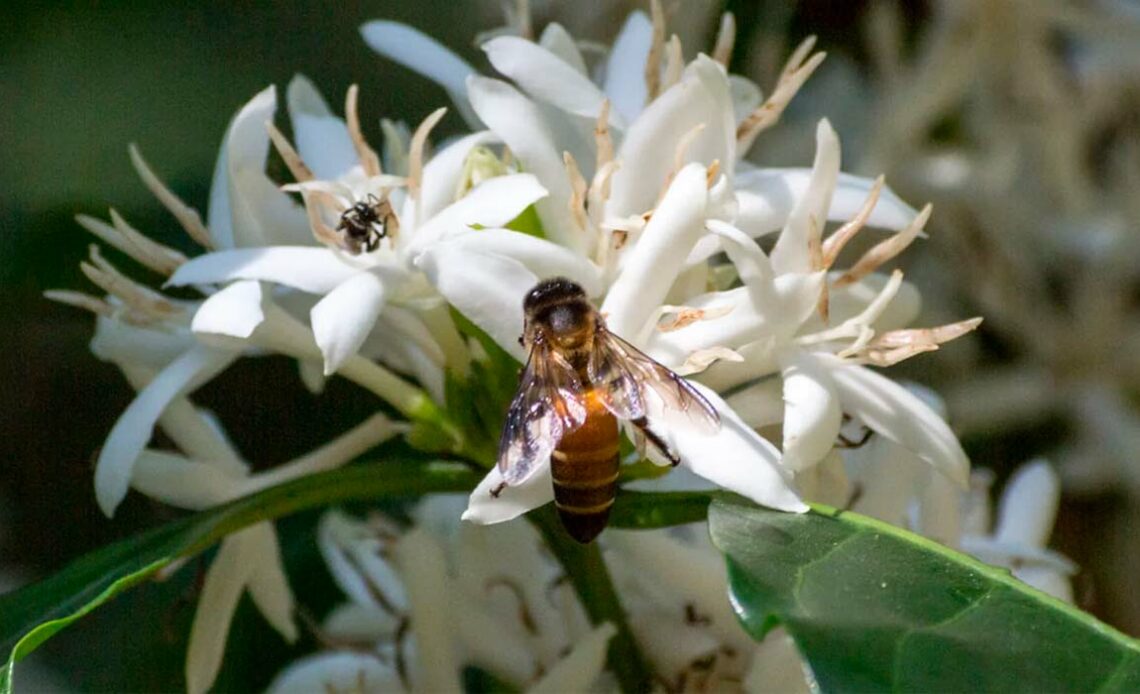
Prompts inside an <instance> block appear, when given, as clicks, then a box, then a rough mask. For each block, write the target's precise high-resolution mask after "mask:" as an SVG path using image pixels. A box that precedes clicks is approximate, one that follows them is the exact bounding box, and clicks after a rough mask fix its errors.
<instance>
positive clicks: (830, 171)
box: [772, 118, 839, 273]
mask: <svg viewBox="0 0 1140 694" xmlns="http://www.w3.org/2000/svg"><path fill="white" fill-rule="evenodd" d="M838 178H839V137H838V136H837V135H836V134H835V130H833V129H832V127H831V124H830V123H828V122H827V119H826V118H825V119H823V120H821V121H820V122H819V127H818V128H816V131H815V162H814V163H813V164H812V170H811V180H810V181H809V183H808V186H807V189H806V190H805V191H804V193H803V195H801V196H800V197H799V199H797V200H796V204H795V207H793V208H792V212H791V214H790V215H788V221H787V222H786V223H785V224H784V229H783V231H781V232H780V237H779V238H778V239H776V246H775V248H773V249H772V267H774V268H775V269H776V272H779V273H785V272H810V271H812V270H815V269H818V268H813V267H812V266H811V255H810V253H811V252H810V250H809V245H810V239H811V238H812V237H815V238H817V239H818V238H821V237H822V234H823V225H824V223H825V222H826V220H827V212H828V210H830V209H831V196H832V194H833V193H834V192H835V183H836V181H837V180H838Z"/></svg>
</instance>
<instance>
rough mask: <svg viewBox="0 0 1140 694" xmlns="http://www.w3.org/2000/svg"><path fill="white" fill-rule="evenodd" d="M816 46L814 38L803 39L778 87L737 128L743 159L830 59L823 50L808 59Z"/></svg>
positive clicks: (781, 76) (785, 68)
mask: <svg viewBox="0 0 1140 694" xmlns="http://www.w3.org/2000/svg"><path fill="white" fill-rule="evenodd" d="M814 46H815V37H814V36H809V37H807V38H806V39H804V41H803V43H801V44H800V45H799V46H798V47H797V48H796V50H795V51H793V52H792V55H791V57H790V58H788V62H787V63H786V64H785V65H784V70H783V72H781V73H780V79H779V80H778V81H777V82H776V88H775V89H773V90H772V94H771V96H769V97H768V98H767V100H765V101H764V103H762V104H760V106H758V107H757V108H756V110H755V111H753V112H752V113H750V114H749V115H748V116H747V117H746V118H745V119H744V120H743V121H741V123H740V125H738V126H737V128H736V141H737V143H738V145H739V147H740V149H739V154H740V155H741V156H743V155H744V154H746V153H747V152H748V149H749V148H750V147H751V146H752V143H753V142H755V140H756V136H757V135H759V134H760V133H761V132H763V131H764V130H767V129H768V128H770V127H772V126H773V125H775V124H776V123H777V122H778V121H779V120H780V116H781V115H783V113H784V109H785V108H787V107H788V104H789V103H790V102H791V100H792V98H793V97H794V96H795V95H796V92H798V91H799V90H800V87H802V86H803V84H804V82H806V81H807V78H808V77H811V74H812V73H813V72H815V69H816V68H817V67H819V64H820V63H822V62H823V59H824V58H826V57H827V53H824V52H822V51H820V52H819V53H816V54H815V55H813V56H811V57H810V58H807V60H806V61H805V60H804V59H805V58H806V57H807V55H808V53H810V52H811V49H812V48H813V47H814Z"/></svg>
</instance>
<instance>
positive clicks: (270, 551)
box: [246, 522, 298, 643]
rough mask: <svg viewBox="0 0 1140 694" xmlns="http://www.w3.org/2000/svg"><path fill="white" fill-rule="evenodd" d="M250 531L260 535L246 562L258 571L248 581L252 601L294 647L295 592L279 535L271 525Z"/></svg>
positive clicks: (295, 624)
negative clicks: (288, 573)
mask: <svg viewBox="0 0 1140 694" xmlns="http://www.w3.org/2000/svg"><path fill="white" fill-rule="evenodd" d="M250 530H252V531H254V532H256V533H257V535H258V538H257V541H256V543H251V546H250V548H249V556H248V557H247V558H246V560H247V561H250V562H252V563H253V564H254V567H255V568H254V570H253V573H251V574H250V577H249V581H248V590H249V597H250V598H251V599H252V600H253V604H254V605H256V606H257V609H258V611H260V612H261V614H262V615H263V616H264V617H265V621H267V622H269V624H270V626H272V627H273V628H274V629H276V630H277V633H279V634H281V636H282V638H284V639H285V640H286V641H287V642H289V643H293V642H294V641H296V640H297V635H298V634H297V623H296V622H295V621H294V619H293V591H291V590H290V589H289V581H288V579H287V578H286V577H285V565H284V563H283V562H282V560H281V547H280V545H279V544H278V542H277V531H276V530H274V528H273V524H272V523H269V522H264V523H258V524H257V525H254V526H251V527H250Z"/></svg>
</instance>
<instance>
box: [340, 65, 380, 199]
mask: <svg viewBox="0 0 1140 694" xmlns="http://www.w3.org/2000/svg"><path fill="white" fill-rule="evenodd" d="M359 93H360V87H359V86H358V85H355V84H354V85H352V86H350V87H349V88H348V94H346V95H345V97H344V120H345V124H346V125H347V126H348V134H349V137H351V138H352V146H353V147H355V148H356V156H357V158H358V159H360V165H361V166H362V167H363V168H364V174H365V175H366V176H368V177H369V178H371V177H372V176H379V175H380V174H382V173H383V172H384V171H383V169H382V168H381V166H380V157H378V156H377V155H376V150H374V149H372V147H371V146H370V145H369V144H368V141H367V140H366V139H364V133H363V132H361V130H360V112H359V111H358V110H357V107H356V104H357V98H358V96H359Z"/></svg>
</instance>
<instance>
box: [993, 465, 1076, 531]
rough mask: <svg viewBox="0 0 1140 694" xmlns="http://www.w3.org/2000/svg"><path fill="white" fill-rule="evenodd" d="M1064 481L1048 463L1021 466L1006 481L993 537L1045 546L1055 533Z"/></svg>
mask: <svg viewBox="0 0 1140 694" xmlns="http://www.w3.org/2000/svg"><path fill="white" fill-rule="evenodd" d="M1060 501H1061V480H1060V479H1059V478H1058V477H1057V473H1056V472H1055V471H1054V470H1053V468H1052V466H1050V465H1049V463H1047V462H1045V461H1043V460H1036V461H1033V462H1031V463H1026V464H1025V465H1022V466H1021V467H1019V468H1018V469H1017V470H1016V471H1015V472H1014V473H1013V476H1012V477H1011V478H1010V480H1009V482H1007V483H1006V486H1005V489H1004V490H1003V491H1002V494H1001V503H1000V504H999V505H998V517H997V522H996V523H995V525H994V537H995V538H996V539H997V540H999V541H1002V542H1020V543H1024V544H1027V545H1030V546H1034V547H1044V546H1045V545H1046V544H1048V542H1049V536H1050V535H1051V534H1053V522H1054V521H1055V520H1056V517H1057V505H1058V504H1059V503H1060Z"/></svg>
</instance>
